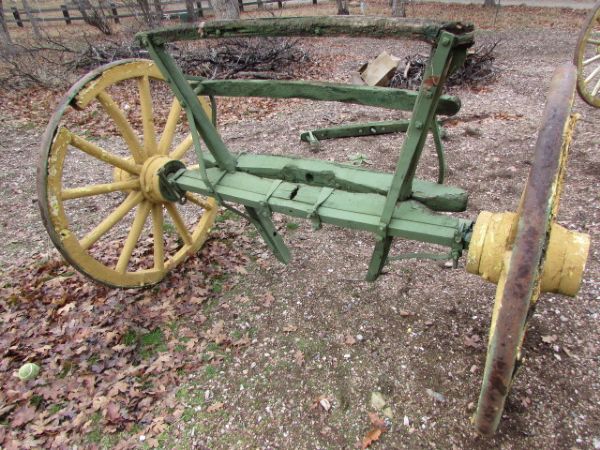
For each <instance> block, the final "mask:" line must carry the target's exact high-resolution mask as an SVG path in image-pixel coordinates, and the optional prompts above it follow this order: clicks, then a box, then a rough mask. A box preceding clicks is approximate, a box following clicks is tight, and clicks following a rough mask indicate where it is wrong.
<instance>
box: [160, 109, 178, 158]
mask: <svg viewBox="0 0 600 450" xmlns="http://www.w3.org/2000/svg"><path fill="white" fill-rule="evenodd" d="M180 113H181V103H179V100H177V98H174V99H173V103H172V105H171V109H170V110H169V116H168V117H167V122H166V123H165V129H164V130H163V132H162V135H161V136H160V142H159V143H158V148H157V153H158V154H159V155H166V154H167V151H168V150H169V148H170V147H171V144H173V137H174V136H175V130H176V128H177V123H178V122H179V115H180ZM173 159H178V158H173Z"/></svg>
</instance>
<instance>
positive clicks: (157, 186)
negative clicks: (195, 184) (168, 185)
mask: <svg viewBox="0 0 600 450" xmlns="http://www.w3.org/2000/svg"><path fill="white" fill-rule="evenodd" d="M182 168H183V169H184V168H185V165H184V164H183V163H182V162H181V161H177V160H174V159H171V158H169V157H168V156H162V155H155V156H151V157H149V158H148V159H147V160H146V161H144V165H143V166H142V170H141V172H140V183H141V188H142V189H141V190H142V193H143V194H144V197H146V199H147V200H149V201H151V202H152V203H164V202H173V201H176V200H178V198H177V197H174V196H172V195H169V193H168V191H167V190H165V188H164V186H163V187H162V188H161V185H163V184H164V179H165V178H164V177H161V175H160V172H161V171H162V172H163V173H164V175H168V174H169V173H174V172H176V171H177V170H179V169H182Z"/></svg>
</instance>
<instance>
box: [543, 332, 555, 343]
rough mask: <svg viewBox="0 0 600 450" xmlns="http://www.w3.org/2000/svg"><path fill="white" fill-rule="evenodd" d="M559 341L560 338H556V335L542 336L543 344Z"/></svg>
mask: <svg viewBox="0 0 600 450" xmlns="http://www.w3.org/2000/svg"><path fill="white" fill-rule="evenodd" d="M557 339H558V336H556V335H555V334H552V335H550V336H542V342H544V343H546V344H552V343H554V342H556V340H557Z"/></svg>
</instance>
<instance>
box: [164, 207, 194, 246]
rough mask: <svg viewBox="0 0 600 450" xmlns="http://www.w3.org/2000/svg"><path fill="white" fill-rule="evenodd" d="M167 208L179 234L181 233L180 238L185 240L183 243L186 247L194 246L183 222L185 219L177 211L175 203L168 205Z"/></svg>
mask: <svg viewBox="0 0 600 450" xmlns="http://www.w3.org/2000/svg"><path fill="white" fill-rule="evenodd" d="M165 208H167V212H168V213H169V215H170V216H171V219H172V220H173V224H174V225H175V229H176V230H177V233H179V236H181V239H183V243H184V244H185V245H192V236H191V235H190V232H189V231H188V229H187V227H186V225H185V222H184V221H183V217H181V214H179V211H177V207H176V206H175V205H174V204H173V203H166V204H165Z"/></svg>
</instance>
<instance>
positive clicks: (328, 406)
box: [319, 398, 331, 411]
mask: <svg viewBox="0 0 600 450" xmlns="http://www.w3.org/2000/svg"><path fill="white" fill-rule="evenodd" d="M319 405H321V408H323V409H324V410H325V411H329V410H330V409H331V403H330V402H329V400H327V399H326V398H322V399H321V400H319Z"/></svg>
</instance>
